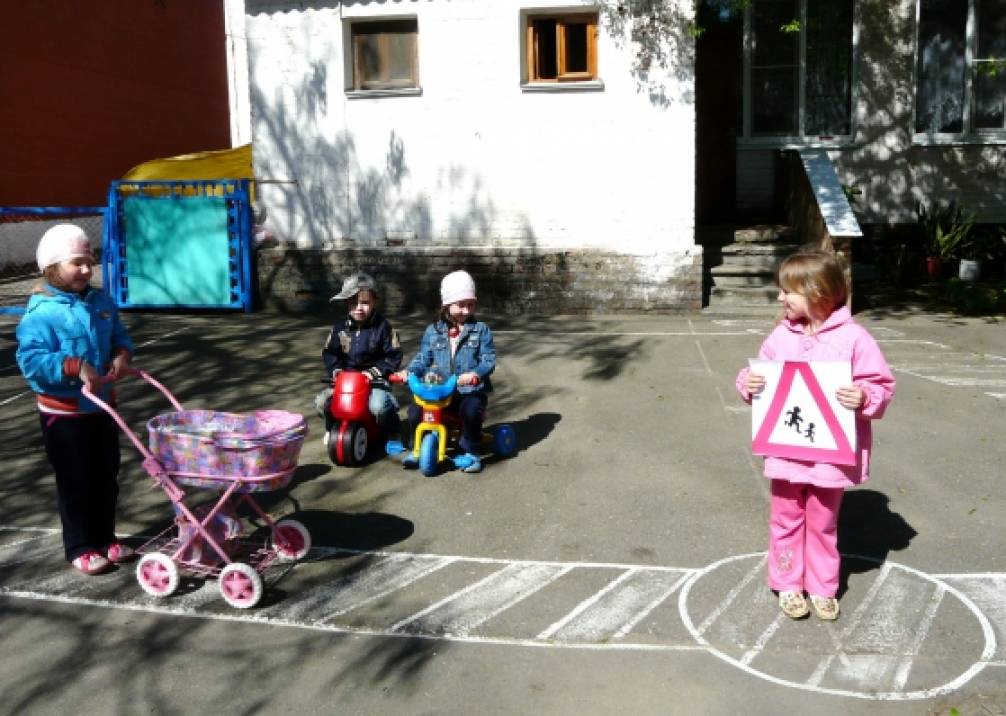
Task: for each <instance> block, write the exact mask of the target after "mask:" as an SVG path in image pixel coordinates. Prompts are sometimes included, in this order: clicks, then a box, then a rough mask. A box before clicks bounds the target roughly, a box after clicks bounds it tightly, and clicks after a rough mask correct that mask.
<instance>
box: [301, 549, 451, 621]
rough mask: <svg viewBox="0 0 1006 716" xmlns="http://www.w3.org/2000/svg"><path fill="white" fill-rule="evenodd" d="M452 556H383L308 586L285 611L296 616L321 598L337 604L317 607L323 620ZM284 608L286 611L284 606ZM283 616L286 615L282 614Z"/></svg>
mask: <svg viewBox="0 0 1006 716" xmlns="http://www.w3.org/2000/svg"><path fill="white" fill-rule="evenodd" d="M456 561H457V560H456V559H455V558H453V557H443V558H440V559H430V558H416V557H412V556H409V555H405V556H397V555H396V556H395V557H387V558H385V559H383V560H381V561H380V562H377V563H376V564H374V565H372V566H370V567H368V568H367V570H366V571H365V572H362V573H360V574H355V575H352V576H349V577H344V578H343V579H340V580H338V581H337V582H335V584H330V585H322V586H320V587H317V588H315V589H312V590H309V592H308V593H307V594H305V595H304V599H300V598H298V599H297V600H296V602H295V604H294V605H293V608H292V609H290V610H289V611H290V612H291V614H292V615H294V616H296V614H297V613H298V612H301V611H304V610H305V609H313V608H316V607H317V606H319V605H320V604H322V603H325V602H334V603H336V604H338V605H339V606H338V607H337V608H336V609H334V610H328V609H321V610H320V611H321V614H322V615H323V616H322V618H321V619H319V620H318V621H320V622H327V621H331V620H333V619H335V618H336V617H339V616H342V615H343V614H345V613H347V612H351V611H353V610H354V609H358V608H360V607H362V606H364V605H366V604H370V603H371V602H375V601H377V600H378V599H382V598H384V597H386V596H388V595H389V594H391V593H392V592H397V591H398V590H400V589H404V588H405V587H407V586H409V585H410V584H413V583H414V582H417V581H419V580H420V579H422V578H423V577H426V576H428V575H430V574H433V573H434V572H436V571H438V570H441V569H443V568H444V567H446V566H448V565H450V564H454V563H455V562H456ZM283 611H284V612H286V611H288V610H286V609H284V610H283ZM284 616H287V615H286V614H284Z"/></svg>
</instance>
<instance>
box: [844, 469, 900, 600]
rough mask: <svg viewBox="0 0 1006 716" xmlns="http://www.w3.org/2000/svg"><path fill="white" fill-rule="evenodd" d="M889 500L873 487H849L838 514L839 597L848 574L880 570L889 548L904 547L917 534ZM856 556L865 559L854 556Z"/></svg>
mask: <svg viewBox="0 0 1006 716" xmlns="http://www.w3.org/2000/svg"><path fill="white" fill-rule="evenodd" d="M889 503H890V499H889V498H888V497H887V495H885V494H884V493H882V492H877V491H876V490H863V489H857V490H849V491H847V492H846V493H845V497H843V498H842V509H841V511H840V512H839V515H838V551H839V552H840V553H841V554H842V568H841V573H840V575H839V584H838V596H839V598H841V596H842V595H843V594H845V592H846V590H847V589H848V586H849V575H850V574H859V573H862V572H869V571H872V570H874V569H880V567H881V565H883V563H884V562H885V561H886V560H887V555H888V554H889V553H890V552H891V551H901V550H903V549H907V548H908V545H909V543H910V542H911V541H912V539H913V538H914V537H915V536H916V535H917V534H918V532H916V531H915V530H914V529H913V528H912V526H911V525H910V524H908V522H906V521H905V519H904V518H903V517H902V516H901V515H899V514H898V513H897V512H892V511H891V509H890V507H889ZM857 557H860V558H865V559H857Z"/></svg>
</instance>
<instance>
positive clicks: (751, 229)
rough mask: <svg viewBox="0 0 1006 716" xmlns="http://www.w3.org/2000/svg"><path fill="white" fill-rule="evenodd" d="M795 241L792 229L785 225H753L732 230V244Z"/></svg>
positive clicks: (794, 233)
mask: <svg viewBox="0 0 1006 716" xmlns="http://www.w3.org/2000/svg"><path fill="white" fill-rule="evenodd" d="M796 240H797V237H796V232H795V231H794V230H793V227H792V226H786V225H785V224H755V225H754V226H744V227H742V228H739V229H735V230H734V243H744V244H758V243H777V242H780V241H782V242H786V243H794V242H796Z"/></svg>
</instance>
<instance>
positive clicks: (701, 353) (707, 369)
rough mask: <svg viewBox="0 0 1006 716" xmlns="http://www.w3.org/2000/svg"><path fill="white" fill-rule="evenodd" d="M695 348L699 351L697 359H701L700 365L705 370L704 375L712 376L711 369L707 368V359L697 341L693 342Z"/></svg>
mask: <svg viewBox="0 0 1006 716" xmlns="http://www.w3.org/2000/svg"><path fill="white" fill-rule="evenodd" d="M695 347H696V348H697V349H698V351H699V357H700V358H702V365H703V366H705V368H706V373H708V374H709V375H712V374H713V369H712V368H711V367H709V359H707V358H706V353H705V351H703V350H702V344H701V343H700V342H699V341H695Z"/></svg>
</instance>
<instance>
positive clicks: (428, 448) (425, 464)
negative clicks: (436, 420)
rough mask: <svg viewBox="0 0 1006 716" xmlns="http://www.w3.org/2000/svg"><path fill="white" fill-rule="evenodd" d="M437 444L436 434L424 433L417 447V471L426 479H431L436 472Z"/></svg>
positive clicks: (438, 445) (438, 446)
mask: <svg viewBox="0 0 1006 716" xmlns="http://www.w3.org/2000/svg"><path fill="white" fill-rule="evenodd" d="M439 443H440V441H439V440H438V439H437V434H436V433H426V435H424V436H423V442H422V443H420V445H419V471H420V472H422V473H423V474H424V475H426V477H432V476H433V475H434V474H436V472H437V462H438V460H437V458H438V455H437V453H438V452H439V448H440V444H439Z"/></svg>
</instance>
